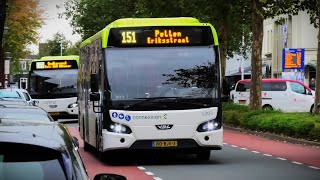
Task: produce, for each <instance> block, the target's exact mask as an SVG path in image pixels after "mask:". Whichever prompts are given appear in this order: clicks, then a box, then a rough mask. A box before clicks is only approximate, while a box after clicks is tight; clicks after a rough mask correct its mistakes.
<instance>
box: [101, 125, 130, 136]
mask: <svg viewBox="0 0 320 180" xmlns="http://www.w3.org/2000/svg"><path fill="white" fill-rule="evenodd" d="M107 130H108V131H110V132H115V133H121V134H130V133H131V132H132V131H131V129H130V128H129V127H128V126H126V125H124V124H119V123H111V124H110V125H108V126H107Z"/></svg>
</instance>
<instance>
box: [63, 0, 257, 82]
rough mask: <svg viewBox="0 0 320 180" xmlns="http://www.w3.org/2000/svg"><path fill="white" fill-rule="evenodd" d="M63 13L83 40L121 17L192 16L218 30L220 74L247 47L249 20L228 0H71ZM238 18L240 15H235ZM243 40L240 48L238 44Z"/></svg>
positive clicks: (239, 4) (248, 45)
mask: <svg viewBox="0 0 320 180" xmlns="http://www.w3.org/2000/svg"><path fill="white" fill-rule="evenodd" d="M64 6H65V8H66V12H65V13H63V14H62V15H64V16H65V17H66V18H67V19H70V20H71V25H72V26H73V28H74V30H75V31H76V32H78V33H80V34H82V36H83V37H84V39H85V38H87V37H90V36H91V35H93V34H95V33H96V32H98V31H100V30H101V29H102V28H104V27H105V26H106V25H107V24H109V23H111V22H112V21H114V20H116V19H119V18H125V17H182V16H189V17H196V18H198V19H200V20H201V21H203V22H210V23H212V24H213V25H214V26H215V27H216V28H217V31H218V34H219V40H220V51H221V53H220V56H221V62H222V63H221V64H222V74H223V76H224V75H225V67H226V58H227V56H233V54H234V53H235V52H237V53H241V54H244V55H245V53H246V52H247V50H248V48H249V47H250V45H251V38H250V37H251V33H250V21H247V18H246V17H244V16H245V15H243V7H242V4H241V3H239V2H238V1H235V2H234V1H232V0H216V1H208V0H176V1H171V0H134V1H125V0H118V1H115V0H95V1H92V0H81V1H79V0H71V1H68V2H66V3H65V4H64ZM239 15H241V16H239ZM242 37H244V41H245V43H244V46H243V45H242V43H241V42H242Z"/></svg>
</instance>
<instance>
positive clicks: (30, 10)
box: [5, 0, 43, 74]
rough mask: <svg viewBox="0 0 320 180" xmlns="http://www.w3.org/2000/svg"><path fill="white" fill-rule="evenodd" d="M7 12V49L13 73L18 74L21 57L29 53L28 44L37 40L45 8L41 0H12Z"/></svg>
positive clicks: (9, 2)
mask: <svg viewBox="0 0 320 180" xmlns="http://www.w3.org/2000/svg"><path fill="white" fill-rule="evenodd" d="M7 12H8V15H7V22H6V23H7V26H8V27H9V32H8V33H7V34H6V35H5V49H6V51H9V52H10V53H11V56H12V59H11V62H12V65H11V73H12V74H16V73H19V72H20V62H19V59H20V58H23V57H24V56H26V55H27V54H28V53H29V52H28V50H27V46H28V45H30V44H31V43H36V42H37V38H38V32H37V29H38V28H40V27H41V25H42V23H43V19H42V17H41V14H42V13H43V10H42V9H41V8H40V7H39V0H10V1H8V11H7Z"/></svg>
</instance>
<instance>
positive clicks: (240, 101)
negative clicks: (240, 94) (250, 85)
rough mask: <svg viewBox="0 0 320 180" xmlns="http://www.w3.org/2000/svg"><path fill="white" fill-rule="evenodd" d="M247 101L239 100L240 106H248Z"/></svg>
mask: <svg viewBox="0 0 320 180" xmlns="http://www.w3.org/2000/svg"><path fill="white" fill-rule="evenodd" d="M246 102H247V101H246V100H239V104H246Z"/></svg>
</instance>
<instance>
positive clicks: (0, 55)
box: [0, 0, 7, 89]
mask: <svg viewBox="0 0 320 180" xmlns="http://www.w3.org/2000/svg"><path fill="white" fill-rule="evenodd" d="M6 9H7V0H1V1H0V89H2V88H3V87H4V50H3V47H2V44H3V43H2V39H3V31H4V24H5V21H6Z"/></svg>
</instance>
